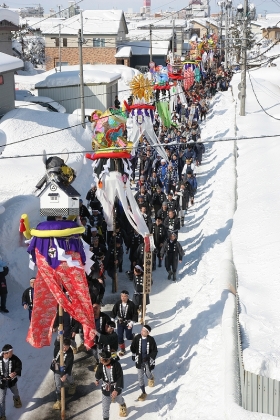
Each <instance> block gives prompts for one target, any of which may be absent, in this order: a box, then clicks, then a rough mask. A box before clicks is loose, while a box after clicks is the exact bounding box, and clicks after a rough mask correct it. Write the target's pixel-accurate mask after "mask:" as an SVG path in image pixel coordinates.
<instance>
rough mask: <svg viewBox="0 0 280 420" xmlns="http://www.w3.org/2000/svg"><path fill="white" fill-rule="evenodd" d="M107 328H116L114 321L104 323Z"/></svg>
mask: <svg viewBox="0 0 280 420" xmlns="http://www.w3.org/2000/svg"><path fill="white" fill-rule="evenodd" d="M106 324H107V325H108V327H112V328H116V323H115V322H114V321H110V322H106Z"/></svg>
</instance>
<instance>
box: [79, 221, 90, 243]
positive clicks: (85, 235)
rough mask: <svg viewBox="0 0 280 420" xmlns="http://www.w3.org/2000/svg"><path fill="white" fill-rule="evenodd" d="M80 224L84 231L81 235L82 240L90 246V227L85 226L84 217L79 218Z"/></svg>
mask: <svg viewBox="0 0 280 420" xmlns="http://www.w3.org/2000/svg"><path fill="white" fill-rule="evenodd" d="M81 223H82V225H83V226H84V228H85V231H84V233H83V234H82V238H83V240H84V241H85V242H86V243H87V244H88V245H90V243H91V226H90V225H88V224H87V218H86V217H81Z"/></svg>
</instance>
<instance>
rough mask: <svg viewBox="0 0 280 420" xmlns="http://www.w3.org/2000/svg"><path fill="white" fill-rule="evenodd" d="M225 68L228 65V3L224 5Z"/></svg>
mask: <svg viewBox="0 0 280 420" xmlns="http://www.w3.org/2000/svg"><path fill="white" fill-rule="evenodd" d="M225 10H226V16H225V69H227V67H228V4H227V3H226V5H225Z"/></svg>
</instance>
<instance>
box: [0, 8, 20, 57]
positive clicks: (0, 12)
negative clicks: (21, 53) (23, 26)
mask: <svg viewBox="0 0 280 420" xmlns="http://www.w3.org/2000/svg"><path fill="white" fill-rule="evenodd" d="M18 26H19V15H18V14H17V13H15V12H13V11H11V10H9V9H7V8H3V7H0V52H2V53H5V54H9V55H13V49H12V31H18Z"/></svg>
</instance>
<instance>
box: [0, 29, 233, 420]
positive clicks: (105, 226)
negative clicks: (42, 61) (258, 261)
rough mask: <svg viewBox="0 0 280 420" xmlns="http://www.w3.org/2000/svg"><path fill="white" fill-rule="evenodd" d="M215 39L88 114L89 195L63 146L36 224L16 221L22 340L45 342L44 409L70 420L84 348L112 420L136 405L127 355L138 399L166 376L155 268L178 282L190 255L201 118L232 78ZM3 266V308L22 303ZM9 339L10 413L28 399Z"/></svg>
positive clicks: (6, 382) (2, 369)
mask: <svg viewBox="0 0 280 420" xmlns="http://www.w3.org/2000/svg"><path fill="white" fill-rule="evenodd" d="M217 42H218V39H217V36H215V35H213V36H212V37H208V38H207V37H206V36H205V37H204V38H203V39H202V40H201V41H200V42H193V45H192V49H191V50H190V54H189V55H188V56H187V57H186V58H185V60H184V61H183V60H182V59H181V57H178V56H176V55H175V54H173V53H171V52H170V54H169V55H168V56H167V61H166V66H165V67H164V66H161V65H156V63H150V69H149V72H148V73H146V74H138V75H137V76H135V77H134V78H133V79H132V81H131V83H130V89H131V90H130V93H129V96H127V98H126V100H124V101H122V102H121V101H120V100H119V99H118V96H116V97H115V101H114V104H112V106H111V107H109V108H108V109H107V110H106V111H99V110H96V111H94V112H93V113H92V115H91V127H92V133H93V134H92V151H91V152H88V153H85V155H84V159H85V162H86V164H87V165H91V167H92V178H91V179H88V187H87V188H88V192H87V194H86V195H85V196H82V197H81V195H80V194H79V191H78V190H76V188H77V187H76V186H75V180H76V173H75V170H74V169H73V168H72V167H71V166H69V165H68V164H67V153H65V154H61V155H59V156H56V155H50V154H48V153H47V152H44V154H43V163H42V165H44V166H45V175H44V176H43V178H42V179H34V188H35V189H34V199H36V200H38V201H40V217H41V222H40V223H39V224H37V226H36V227H32V226H33V224H34V223H33V220H32V217H33V215H32V214H30V215H29V214H27V213H24V214H22V215H21V218H20V220H19V231H20V232H21V234H23V236H24V238H25V243H26V251H27V253H28V254H29V268H30V270H33V271H30V272H31V273H33V274H32V275H30V284H29V285H26V286H28V287H27V288H26V290H25V291H24V293H23V295H22V302H20V304H21V305H22V309H23V310H25V311H26V312H25V314H26V317H27V318H28V320H29V323H30V324H29V328H28V331H26V341H27V342H28V343H29V345H30V346H33V347H35V348H37V349H41V348H42V347H44V346H49V361H50V363H49V364H50V370H51V371H52V375H53V393H52V397H51V399H52V402H49V406H50V407H51V410H52V411H53V413H54V414H53V417H49V418H53V419H54V418H58V417H55V416H56V415H57V414H56V413H60V416H61V419H64V418H67V417H65V416H66V415H67V401H68V399H69V397H75V395H76V393H77V390H78V389H77V388H79V385H77V383H76V381H75V370H76V369H77V364H76V362H75V360H76V358H77V357H78V356H81V355H83V356H84V357H88V356H90V357H91V358H92V360H94V362H93V364H92V366H91V369H89V370H88V372H87V373H85V374H86V375H88V376H89V377H90V381H91V383H92V386H94V387H95V392H96V393H99V394H98V395H99V396H100V397H99V398H100V401H101V400H102V413H103V414H102V415H103V420H109V418H110V409H112V407H111V405H112V404H113V403H116V404H118V406H119V408H118V410H119V417H127V416H128V414H129V412H130V411H131V410H132V407H130V406H128V405H127V403H126V398H125V396H124V390H125V387H126V380H125V378H126V370H127V364H130V365H131V366H135V377H136V378H137V383H138V385H137V386H138V390H139V395H138V398H137V401H136V402H135V404H136V405H137V404H139V402H140V403H141V402H142V403H143V402H145V401H146V400H147V399H149V398H150V394H151V391H152V388H153V387H155V385H156V384H157V381H158V380H159V378H160V375H161V373H160V372H159V371H157V357H159V356H160V351H159V350H158V347H157V343H156V340H155V338H154V337H153V328H152V327H151V325H150V323H151V321H152V320H153V317H152V315H151V314H150V313H149V314H148V313H147V307H148V305H149V304H150V302H152V301H153V298H154V296H153V283H154V282H153V274H154V273H155V272H157V273H159V272H160V277H161V279H162V280H161V281H162V282H163V283H164V282H169V283H170V284H172V283H174V284H175V283H177V282H178V281H180V272H181V270H182V269H183V267H184V264H185V260H184V249H183V248H184V247H183V244H182V243H181V240H180V232H181V230H182V229H185V228H186V222H185V220H186V215H187V214H188V211H189V210H190V209H192V211H195V206H196V194H197V191H198V188H199V180H198V179H197V171H198V170H200V167H201V166H203V156H204V153H205V146H204V144H203V139H202V136H201V124H205V120H207V114H208V111H209V109H210V107H211V102H212V100H213V97H214V96H215V94H216V93H217V92H219V91H226V90H227V89H228V86H229V83H230V80H231V77H232V74H231V72H230V71H229V70H228V69H225V68H223V66H222V65H221V63H220V62H219V60H217V59H216V58H215V56H216V55H215V54H216V45H217ZM77 189H78V188H77ZM8 272H9V266H8V265H7V264H6V263H5V261H1V266H0V275H1V289H0V290H1V312H2V313H3V314H8V313H9V311H10V310H11V309H12V308H11V307H12V306H13V304H15V302H14V303H12V302H11V300H9V298H8V299H7V296H8V295H7V281H6V277H7V275H8ZM120 276H122V278H125V280H122V282H121V285H122V286H121V287H119V283H120V282H119V278H120ZM125 284H126V286H124V285H125ZM131 290H133V292H131ZM108 308H109V310H108ZM155 315H156V314H154V316H155ZM135 326H139V327H140V328H138V329H137V328H135ZM136 331H140V332H139V333H137V332H136ZM5 340H6V343H4V345H3V347H2V351H1V355H0V380H1V382H0V420H9V417H8V416H6V405H7V404H9V402H8V401H9V400H8V399H7V404H6V398H8V397H9V393H10V391H11V393H12V396H13V404H14V410H16V409H18V408H21V407H22V404H23V400H24V398H25V396H24V389H22V387H21V374H23V375H24V371H25V369H24V365H22V362H21V359H20V356H21V355H20V353H21V350H20V347H19V346H18V345H17V346H16V345H15V344H14V343H12V342H10V340H9V336H7V337H5ZM5 340H4V337H3V336H2V337H1V341H2V342H3V341H5ZM127 355H129V359H127V358H126V359H124V357H125V356H127ZM123 360H125V361H126V363H123ZM128 360H129V361H128ZM79 363H81V362H80V359H79V361H78V364H79ZM136 375H137V376H136ZM138 407H140V408H139V410H141V406H139V405H138ZM71 418H73V417H71ZM78 418H79V419H82V418H83V417H82V416H80V417H78Z"/></svg>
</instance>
